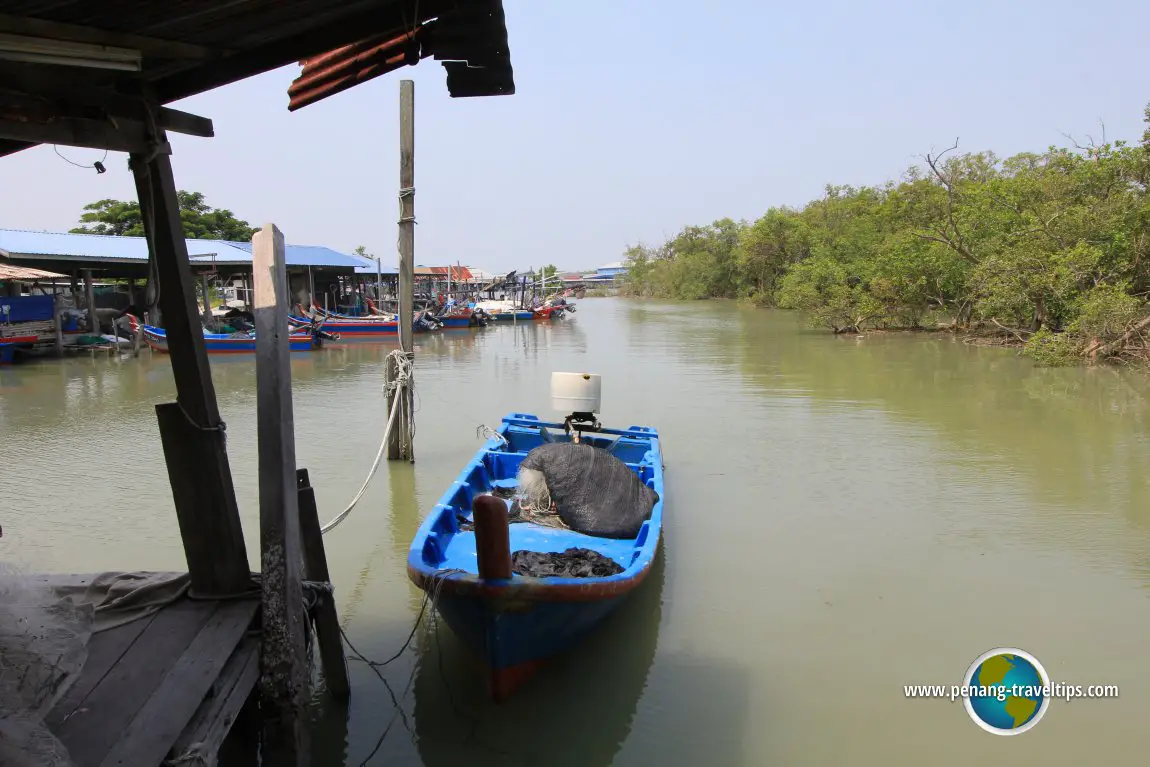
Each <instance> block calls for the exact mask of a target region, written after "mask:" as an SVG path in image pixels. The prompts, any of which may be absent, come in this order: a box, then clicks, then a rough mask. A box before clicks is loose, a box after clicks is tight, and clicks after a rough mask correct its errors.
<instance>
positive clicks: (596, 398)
mask: <svg viewBox="0 0 1150 767" xmlns="http://www.w3.org/2000/svg"><path fill="white" fill-rule="evenodd" d="M602 392H603V389H602V378H601V377H600V375H599V374H598V373H552V374H551V409H552V410H556V411H558V412H560V413H563V414H565V415H569V414H571V413H598V412H600V410H599V408H600V400H601V398H602Z"/></svg>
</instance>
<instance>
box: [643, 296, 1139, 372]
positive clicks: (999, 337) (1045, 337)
mask: <svg viewBox="0 0 1150 767" xmlns="http://www.w3.org/2000/svg"><path fill="white" fill-rule="evenodd" d="M624 297H625V298H627V299H628V300H633V301H658V300H659V299H656V298H653V297H649V296H647V297H645V296H636V295H634V294H631V295H625V296H624ZM701 300H706V301H713V302H720V303H722V302H731V303H737V304H739V305H741V306H744V307H747V308H750V309H754V310H760V311H796V313H797V314H799V315H804V314H805V313H803V312H801V311H798V310H783V309H779V308H778V307H772V306H764V305H762V303H760V302H756V301H753V300H748V299H730V298H722V297H715V298H708V299H701ZM805 316H807V318H808V320H810V321H809V323H808V324H810V325H811V326H812V327H814V328H823V329H824V330H826V331H827V333H828V335H853V336H858V337H865V336H868V335H875V334H925V335H942V336H953V337H956V338H959V339H961V341H962V342H963V343H964V344H968V345H974V346H991V347H1003V348H1009V349H1015V350H1018V351H1019V352H1021V353H1022V354H1024V355H1025V356H1027V357H1029V358H1031V359H1032V360H1033V361H1034V362H1035V363H1036V364H1039V365H1042V366H1044V367H1072V366H1076V365H1095V364H1112V365H1127V366H1128V365H1134V366H1136V367H1138V368H1139V369H1142V368H1146V369H1147V370H1150V317H1146V318H1144V319H1142V320H1140V321H1138V322H1133V323H1131V324H1130V326H1129V327H1128V328H1127V329H1125V330H1123V331H1122V332H1120V333H1118V332H1114V333H1112V334H1111V337H1110V338H1098V337H1097V336H1095V337H1092V338H1083V337H1076V336H1075V335H1074V334H1073V333H1072V332H1069V331H1067V332H1062V333H1052V332H1050V331H1049V330H1039V331H1033V330H1026V329H1021V328H1010V327H1006V326H1005V325H1002V324H1001V323H998V322H995V321H993V320H992V321H990V322H973V323H970V324H969V325H967V326H965V327H963V326H960V325H959V324H958V323H957V322H955V321H953V320H952V321H949V322H944V321H938V320H937V319H934V322H933V325H932V324H929V323H927V322H924V323H923V324H920V325H917V326H914V327H898V326H895V327H890V326H886V327H874V326H868V325H866V324H865V323H857V324H855V325H851V326H847V327H837V326H832V327H826V326H825V324H822V323H820V322H818V320H817V319H812V318H811V317H810V315H805ZM859 325H861V328H860V327H859Z"/></svg>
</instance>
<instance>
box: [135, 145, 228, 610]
mask: <svg viewBox="0 0 1150 767" xmlns="http://www.w3.org/2000/svg"><path fill="white" fill-rule="evenodd" d="M161 138H163V137H162V136H161ZM130 165H131V167H132V172H133V175H134V176H135V181H136V193H137V195H138V196H139V200H140V211H141V214H142V217H143V220H144V227H145V230H146V231H147V233H148V245H149V249H150V250H151V257H152V258H153V259H155V263H156V270H157V273H158V275H159V284H158V289H159V291H160V297H159V306H160V308H161V309H162V312H163V316H164V319H165V323H166V324H165V328H164V329H165V331H166V333H167V337H168V350H169V354H168V356H169V358H170V360H171V365H172V373H173V377H174V378H175V383H176V398H177V401H176V402H175V403H173V404H171V405H160V406H158V407H157V408H156V415H157V417H158V418H159V420H160V437H161V439H162V440H163V442H164V454H165V457H166V459H167V464H168V478H169V480H170V482H171V484H172V493H173V497H174V500H175V505H176V516H177V517H178V518H179V522H180V532H181V534H182V537H183V539H184V552H185V554H186V555H187V558H188V571H189V572H190V573H191V576H192V590H193V592H195V593H196V594H198V595H200V596H204V597H208V596H222V595H232V594H238V593H243V592H245V591H249V590H250V589H251V571H250V569H249V566H248V556H247V549H246V547H245V545H244V536H243V529H242V527H241V525H240V513H239V507H238V506H237V505H236V492H235V488H234V486H233V484H232V474H231V466H230V465H229V463H228V455H227V450H226V447H225V444H226V438H225V435H224V428H225V427H224V423H223V421H222V420H221V419H220V411H219V408H218V406H217V405H216V390H215V386H214V385H213V383H212V373H211V368H209V367H208V355H207V350H206V349H205V347H204V332H203V326H202V325H201V324H200V317H199V312H198V311H197V310H196V298H195V287H194V285H195V283H194V280H193V277H192V270H191V266H190V264H189V261H188V248H187V242H186V241H185V240H184V230H183V223H182V221H181V220H180V209H179V204H178V202H177V199H176V184H175V179H174V177H173V175H172V164H171V159H170V158H169V157H168V156H167V155H164V154H158V155H155V156H151V157H148V156H144V155H138V154H133V155H132V156H131V158H130Z"/></svg>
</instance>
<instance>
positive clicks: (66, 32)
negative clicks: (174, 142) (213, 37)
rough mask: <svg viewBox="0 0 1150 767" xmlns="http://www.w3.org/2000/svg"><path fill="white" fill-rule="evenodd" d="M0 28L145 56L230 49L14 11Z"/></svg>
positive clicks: (193, 55) (213, 54)
mask: <svg viewBox="0 0 1150 767" xmlns="http://www.w3.org/2000/svg"><path fill="white" fill-rule="evenodd" d="M0 32H4V33H8V34H13V35H27V36H29V37H45V38H51V39H53V40H68V41H71V42H76V43H89V44H91V45H107V46H112V47H118V48H134V49H136V50H138V51H139V52H140V53H142V54H144V55H145V56H150V57H154V58H165V59H199V60H202V59H211V58H217V57H219V56H221V55H223V54H225V53H227V51H224V50H212V49H211V48H205V47H204V46H202V45H192V44H190V43H180V42H176V41H174V40H161V39H159V38H155V37H146V36H144V35H133V34H128V33H126V32H111V31H108V30H105V29H97V28H96V27H88V26H81V25H78V24H64V23H61V22H59V21H47V20H45V19H34V18H30V17H28V16H16V15H13V14H10V13H0Z"/></svg>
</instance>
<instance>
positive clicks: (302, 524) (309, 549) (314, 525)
mask: <svg viewBox="0 0 1150 767" xmlns="http://www.w3.org/2000/svg"><path fill="white" fill-rule="evenodd" d="M296 488H297V492H298V494H299V529H300V539H301V543H302V545H303V560H304V576H305V577H306V578H307V579H308V580H309V581H312V582H314V583H330V582H331V575H330V574H329V573H328V569H327V553H326V552H325V551H324V548H323V531H322V529H321V527H320V524H319V511H318V510H317V509H316V505H315V491H314V490H312V488H311V480H310V479H309V478H308V474H307V469H298V470H297V471H296ZM315 633H316V642H317V644H319V657H320V661H321V662H322V663H323V680H324V683H325V684H326V685H327V691H328V692H329V693H331V695H332V697H334V698H336V699H337V700H347V699H348V698H349V697H350V696H351V684H350V682H349V681H348V678H347V658H346V657H345V656H344V654H343V637H342V635H341V634H340V630H339V615H338V614H337V613H336V609H335V595H334V594H330V593H328V594H324V595H323V597H322V599H321V600H320V603H319V604H318V605H316V608H315Z"/></svg>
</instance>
